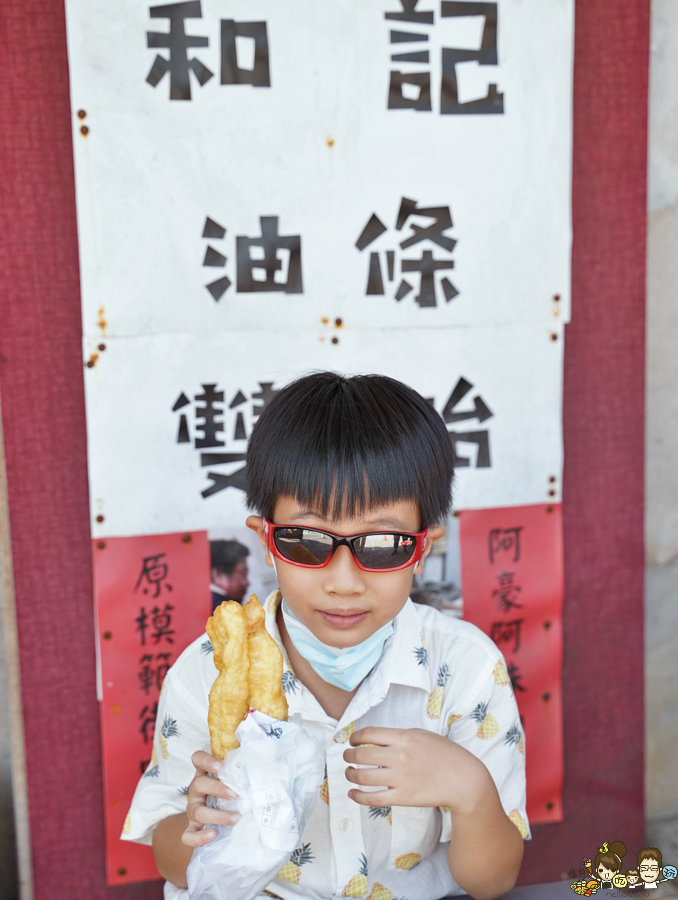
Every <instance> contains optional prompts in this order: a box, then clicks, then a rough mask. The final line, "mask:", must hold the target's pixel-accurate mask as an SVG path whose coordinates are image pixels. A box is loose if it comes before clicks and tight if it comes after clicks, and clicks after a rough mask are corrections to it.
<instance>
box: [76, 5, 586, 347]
mask: <svg viewBox="0 0 678 900" xmlns="http://www.w3.org/2000/svg"><path fill="white" fill-rule="evenodd" d="M66 8H67V22H68V40H69V60H70V74H71V91H72V106H73V126H74V145H75V163H76V186H77V209H78V227H79V239H80V259H81V276H82V292H83V327H84V331H85V334H87V335H89V336H101V335H104V334H106V335H108V336H116V337H117V336H130V335H137V334H166V333H192V334H196V335H197V334H205V333H206V334H214V333H215V332H222V331H226V332H233V331H234V330H251V329H258V328H261V327H262V326H265V327H266V328H269V329H281V330H292V329H295V330H308V331H309V332H314V331H315V330H317V328H318V327H319V326H320V323H321V321H322V320H323V319H324V318H326V319H330V320H334V319H335V318H341V319H342V320H343V322H344V324H346V325H348V326H349V327H351V328H378V329H385V330H388V329H395V328H403V327H404V328H408V329H410V328H418V329H426V328H429V329H437V328H440V327H441V326H459V325H469V324H471V325H482V324H486V325H496V324H499V323H502V322H506V323H511V322H513V323H515V322H542V323H546V324H548V323H550V322H551V321H553V320H554V317H555V316H558V317H559V318H560V320H562V321H566V320H567V318H568V315H569V293H570V231H571V228H570V193H571V192H570V169H571V81H572V47H573V0H548V2H545V0H499V2H498V3H485V2H474V3H469V2H466V3H459V2H451V0H418V2H416V0H321V2H320V0H193V2H183V3H170V4H167V5H165V6H151V5H150V3H147V2H140V0H116V2H114V3H112V2H110V0H67V3H66ZM171 97H173V99H171ZM257 263H259V265H257ZM554 298H555V299H554ZM311 340H312V338H311Z"/></svg>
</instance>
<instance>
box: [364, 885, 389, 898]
mask: <svg viewBox="0 0 678 900" xmlns="http://www.w3.org/2000/svg"><path fill="white" fill-rule="evenodd" d="M394 897H395V894H394V893H393V891H392V890H391V889H390V888H387V887H386V885H385V884H380V883H379V882H378V881H375V882H374V884H373V885H372V890H371V891H370V892H369V894H368V895H367V900H393V898H394Z"/></svg>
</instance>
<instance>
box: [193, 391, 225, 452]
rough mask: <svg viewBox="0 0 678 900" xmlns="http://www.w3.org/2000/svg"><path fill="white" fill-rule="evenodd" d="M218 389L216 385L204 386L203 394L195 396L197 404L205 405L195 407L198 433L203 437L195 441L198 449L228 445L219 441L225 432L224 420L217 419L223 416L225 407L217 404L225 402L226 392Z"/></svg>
mask: <svg viewBox="0 0 678 900" xmlns="http://www.w3.org/2000/svg"><path fill="white" fill-rule="evenodd" d="M216 387H217V386H216V384H203V386H202V390H203V393H202V394H196V395H195V399H196V404H197V403H198V402H200V403H202V404H203V405H202V406H197V405H196V407H195V418H196V421H197V425H196V431H198V432H202V437H197V438H196V439H195V446H196V448H204V447H223V446H224V445H225V443H226V442H225V441H223V440H220V439H219V433H220V432H222V431H223V430H224V423H223V420H221V419H220V418H219V419H217V416H219V417H221V416H222V415H223V411H224V408H223V406H217V404H221V403H223V402H224V392H223V391H217V390H216Z"/></svg>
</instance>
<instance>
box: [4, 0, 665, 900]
mask: <svg viewBox="0 0 678 900" xmlns="http://www.w3.org/2000/svg"><path fill="white" fill-rule="evenodd" d="M648 43H649V2H648V0H616V2H615V3H614V4H612V3H609V2H607V0H579V2H578V3H577V18H576V58H575V106H574V230H575V231H574V255H573V275H574V282H573V323H572V324H571V325H570V326H568V328H567V338H566V353H565V366H566V372H565V454H566V467H565V483H564V528H565V586H566V594H565V596H566V599H565V675H564V706H565V722H564V727H565V754H566V755H565V794H564V801H565V820H564V822H563V823H561V824H559V825H548V826H537V827H536V828H535V838H534V840H533V842H532V844H531V845H530V846H528V848H527V853H526V862H525V866H524V869H523V880H525V881H544V880H552V879H554V878H558V877H559V876H560V874H561V872H567V870H568V869H570V868H572V867H575V866H577V867H578V865H579V861H580V859H581V857H582V855H587V856H590V855H592V853H591V850H593V849H595V848H596V847H597V846H598V845H599V844H600V841H601V840H616V839H620V840H623V841H624V842H625V843H627V844H628V845H629V846H630V847H636V846H637V845H639V844H640V843H642V837H643V787H642V776H643V706H642V704H643V657H642V646H643V644H642V581H643V419H644V408H643V403H644V384H643V375H644V283H645V275H644V258H645V159H646V138H647V122H646V114H647V56H648ZM0 45H1V46H2V48H3V52H2V54H1V55H0V84H2V86H3V89H2V92H0V221H1V222H2V229H1V232H0V234H1V239H0V304H1V306H0V309H1V313H2V316H1V319H0V321H1V322H2V327H1V328H0V390H1V392H2V405H3V419H4V428H5V441H6V454H7V471H8V481H9V503H10V516H11V527H12V546H13V554H14V573H15V581H16V601H17V616H18V625H19V643H20V654H21V666H22V679H23V681H22V690H23V698H24V716H25V730H26V745H27V766H28V783H29V801H30V814H31V832H32V845H33V860H34V875H35V896H36V900H101V898H105V897H110V898H114V897H115V898H118V900H125V898H132V897H134V898H144V900H145V898H149V900H150V898H159V897H160V896H161V891H160V886H159V885H158V884H145V885H138V886H128V887H117V888H107V887H106V885H105V875H104V856H103V853H104V834H103V806H102V784H101V758H100V744H99V729H98V718H97V704H96V696H95V683H94V625H93V615H92V576H91V562H90V555H89V510H88V499H87V470H86V435H85V415H84V398H83V383H82V355H81V349H80V297H79V283H78V250H77V234H76V226H75V207H74V186H73V161H72V148H71V111H70V105H69V95H68V65H67V51H66V35H65V26H64V10H63V3H62V0H4V2H3V4H2V9H1V11H0ZM528 752H529V748H528ZM613 832H614V833H613Z"/></svg>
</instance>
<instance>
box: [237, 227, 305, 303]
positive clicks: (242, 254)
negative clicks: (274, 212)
mask: <svg viewBox="0 0 678 900" xmlns="http://www.w3.org/2000/svg"><path fill="white" fill-rule="evenodd" d="M259 221H260V223H261V237H259V238H256V237H255V238H249V237H245V236H244V235H238V236H237V237H236V265H237V290H238V292H239V293H244V294H249V293H256V292H261V291H283V292H284V293H286V294H301V293H303V287H302V279H301V237H300V236H299V235H289V236H287V237H284V236H282V235H280V234H278V216H260V217H259ZM253 248H261V250H262V253H261V254H258V255H256V256H252V252H251V251H252V249H253ZM278 251H283V252H286V253H287V277H286V278H284V279H283V278H279V279H276V275H277V274H278V273H279V272H280V273H281V274H282V273H283V261H282V260H281V259H279V258H278ZM255 272H258V273H263V275H264V277H263V278H261V277H257V278H255V275H254V273H255Z"/></svg>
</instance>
